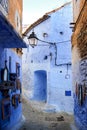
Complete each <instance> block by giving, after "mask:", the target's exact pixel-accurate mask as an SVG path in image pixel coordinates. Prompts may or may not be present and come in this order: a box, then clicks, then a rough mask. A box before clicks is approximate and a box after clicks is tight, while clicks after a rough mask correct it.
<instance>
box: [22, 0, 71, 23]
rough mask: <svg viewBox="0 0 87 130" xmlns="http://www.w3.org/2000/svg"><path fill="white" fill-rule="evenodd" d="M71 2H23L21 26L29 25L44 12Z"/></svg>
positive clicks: (44, 0)
mask: <svg viewBox="0 0 87 130" xmlns="http://www.w3.org/2000/svg"><path fill="white" fill-rule="evenodd" d="M68 1H71V0H23V25H30V24H32V23H34V22H35V21H36V20H37V19H39V18H40V17H42V16H43V15H44V14H45V13H46V12H49V11H51V10H53V9H56V8H58V7H60V6H61V5H63V4H64V3H65V2H68Z"/></svg>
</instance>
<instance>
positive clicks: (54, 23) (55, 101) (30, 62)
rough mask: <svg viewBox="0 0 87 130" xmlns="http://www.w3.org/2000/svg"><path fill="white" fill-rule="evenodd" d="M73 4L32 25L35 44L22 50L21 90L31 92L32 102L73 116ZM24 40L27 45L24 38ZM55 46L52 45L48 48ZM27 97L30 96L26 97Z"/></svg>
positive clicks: (29, 29) (68, 4) (28, 31)
mask: <svg viewBox="0 0 87 130" xmlns="http://www.w3.org/2000/svg"><path fill="white" fill-rule="evenodd" d="M70 22H72V3H71V2H69V3H66V4H64V5H63V6H61V7H60V8H57V9H55V10H53V11H51V12H49V13H46V14H45V15H44V16H43V17H42V18H40V19H39V20H37V21H36V22H35V23H34V24H32V25H31V26H30V27H29V28H28V29H27V30H26V31H25V33H24V34H25V35H27V36H29V35H30V34H31V33H32V31H34V32H35V34H36V35H37V37H38V38H40V39H42V40H44V41H46V42H47V41H48V42H50V43H46V42H41V41H38V45H37V46H35V47H34V48H32V47H31V46H30V45H29V46H28V48H27V49H23V60H22V62H23V87H24V89H25V91H26V92H28V94H29V91H31V92H32V99H34V100H38V101H45V102H46V104H49V105H53V106H55V109H56V111H59V112H60V111H62V112H68V113H73V92H72V70H71V69H72V65H71V40H70V39H71V34H72V30H71V29H70V28H69V27H70V25H69V24H70ZM24 40H25V41H26V42H27V44H28V40H27V37H24ZM51 43H54V44H51ZM28 96H29V95H28Z"/></svg>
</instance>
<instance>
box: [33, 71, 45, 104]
mask: <svg viewBox="0 0 87 130" xmlns="http://www.w3.org/2000/svg"><path fill="white" fill-rule="evenodd" d="M33 91H34V95H33V99H35V100H37V101H45V102H46V100H47V73H46V71H44V70H38V71H35V72H34V90H33Z"/></svg>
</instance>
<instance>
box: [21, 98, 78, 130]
mask: <svg viewBox="0 0 87 130" xmlns="http://www.w3.org/2000/svg"><path fill="white" fill-rule="evenodd" d="M22 102H23V114H24V117H25V121H24V123H23V126H22V127H21V128H20V130H77V129H76V127H75V126H74V121H73V116H71V115H68V114H66V113H56V112H55V113H52V112H51V113H50V112H48V113H46V112H43V111H42V110H41V108H44V105H45V104H44V103H42V102H35V101H30V100H26V99H25V98H24V97H23V101H22Z"/></svg>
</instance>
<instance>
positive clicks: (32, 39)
mask: <svg viewBox="0 0 87 130" xmlns="http://www.w3.org/2000/svg"><path fill="white" fill-rule="evenodd" d="M27 38H28V41H29V44H30V45H31V46H32V47H35V46H37V43H38V41H41V42H45V43H48V44H51V45H54V44H55V43H52V42H47V41H43V40H41V39H39V38H38V37H37V36H36V34H35V33H34V31H33V32H32V33H31V34H30V36H28V37H27Z"/></svg>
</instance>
